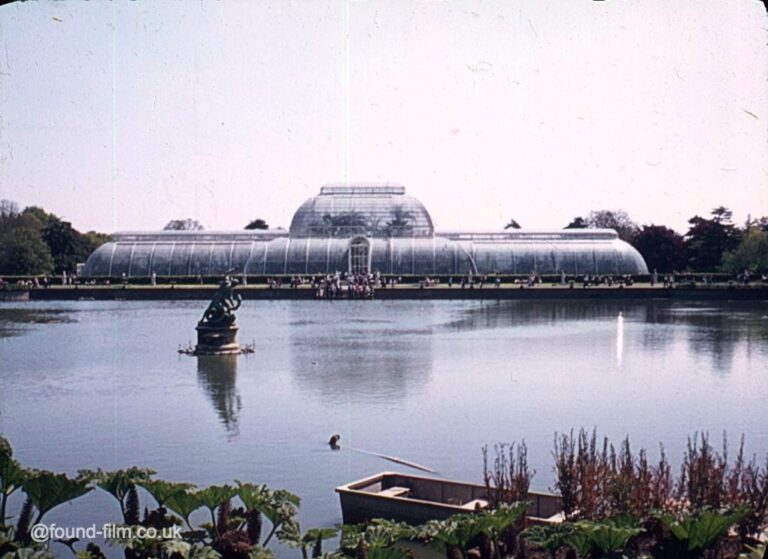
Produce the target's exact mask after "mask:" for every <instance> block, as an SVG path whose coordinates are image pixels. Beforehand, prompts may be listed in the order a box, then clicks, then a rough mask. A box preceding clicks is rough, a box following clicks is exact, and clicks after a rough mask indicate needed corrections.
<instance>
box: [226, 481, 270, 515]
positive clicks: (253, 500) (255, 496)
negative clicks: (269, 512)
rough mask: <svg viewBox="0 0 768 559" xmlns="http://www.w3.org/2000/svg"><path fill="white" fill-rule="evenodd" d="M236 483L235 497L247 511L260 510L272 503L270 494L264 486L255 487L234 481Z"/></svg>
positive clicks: (251, 484)
mask: <svg viewBox="0 0 768 559" xmlns="http://www.w3.org/2000/svg"><path fill="white" fill-rule="evenodd" d="M235 482H236V483H237V495H238V497H240V500H241V501H242V502H243V505H245V508H246V509H247V510H249V511H250V510H261V509H260V507H264V506H266V505H268V504H269V503H270V502H272V492H271V491H270V490H269V489H268V488H267V486H266V485H255V484H253V483H243V482H242V481H240V480H235Z"/></svg>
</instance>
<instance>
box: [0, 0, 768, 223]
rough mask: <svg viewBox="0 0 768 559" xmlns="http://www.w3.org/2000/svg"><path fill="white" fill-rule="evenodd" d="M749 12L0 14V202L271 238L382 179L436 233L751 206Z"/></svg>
mask: <svg viewBox="0 0 768 559" xmlns="http://www.w3.org/2000/svg"><path fill="white" fill-rule="evenodd" d="M767 23H768V18H766V15H765V9H764V7H763V6H762V4H761V3H760V2H759V1H757V0H744V1H737V0H733V1H719V0H707V1H696V2H687V1H683V0H676V1H675V2H669V1H668V0H659V1H652V0H642V1H619V0H608V1H605V2H593V1H591V0H562V1H557V0H548V1H541V0H530V1H514V0H504V1H499V2H479V1H472V2H459V1H457V2H440V1H430V2H397V1H395V2H393V1H381V2H377V1H371V2H344V1H341V0H339V1H334V2H319V1H305V2H284V1H279V2H267V1H255V0H254V1H242V2H236V1H226V2H221V3H214V2H211V1H209V0H202V1H197V2H193V1H183V2H149V1H139V2H135V3H129V2H125V1H122V0H117V1H115V2H112V3H110V2H103V1H96V2H89V3H86V2H81V1H65V2H45V1H40V2H22V3H14V4H10V5H6V6H2V7H0V119H1V120H0V198H9V199H12V200H15V201H16V202H18V203H19V205H21V206H26V205H40V206H43V207H44V208H46V209H48V210H49V211H52V212H54V213H56V214H58V215H61V216H63V217H64V218H66V219H68V220H70V221H72V222H73V224H74V225H75V227H77V228H79V229H81V230H87V229H97V230H101V231H105V232H110V231H114V230H121V229H149V230H151V229H159V228H161V227H162V226H163V225H164V224H165V223H166V222H167V221H168V220H170V219H173V218H186V217H191V218H193V219H198V220H199V221H201V222H202V223H203V224H204V225H205V226H206V227H207V228H208V229H239V228H242V227H243V226H244V225H245V224H246V223H247V222H248V221H249V220H250V219H253V218H256V217H262V218H264V219H266V220H267V221H268V222H269V223H270V225H272V226H278V225H283V226H287V225H288V224H289V222H290V218H291V215H292V214H293V211H294V210H295V209H296V208H297V207H298V206H299V204H300V203H301V202H303V201H304V200H305V199H306V198H308V197H309V196H312V195H314V194H315V193H316V192H317V191H318V190H319V187H320V186H321V185H322V184H324V183H327V182H344V181H392V182H399V183H402V184H404V185H405V186H406V187H407V190H408V192H409V193H410V194H412V195H414V196H416V197H417V198H419V199H421V200H422V202H424V204H425V205H426V207H427V209H428V210H429V211H430V213H431V214H432V216H433V218H434V219H435V221H436V223H437V225H438V227H439V228H442V229H496V228H501V227H503V226H504V224H505V223H506V222H507V221H508V219H509V218H510V217H514V218H515V219H516V220H517V221H519V222H520V223H521V224H522V225H523V226H524V227H530V228H561V227H563V226H564V225H565V224H567V223H568V222H569V221H570V219H571V218H573V217H574V216H577V215H584V214H586V213H587V212H588V211H589V210H592V209H603V208H608V209H616V208H623V209H625V210H626V211H627V212H629V214H630V215H631V216H632V217H633V218H634V219H635V220H636V221H638V222H640V223H651V222H653V223H657V224H665V225H668V226H671V227H673V228H675V229H677V230H678V231H680V232H684V231H685V229H686V228H687V223H686V222H687V219H688V218H689V217H691V216H692V215H694V214H696V213H698V214H708V212H709V210H710V209H711V208H713V207H715V206H718V205H725V206H728V207H730V208H731V209H732V210H733V211H734V216H735V218H736V219H737V220H738V221H743V220H744V219H745V218H746V216H747V214H748V213H751V214H752V215H753V216H759V215H768V149H766V148H767V147H768V146H767V145H766V144H767V143H768V141H767V140H768V131H767V129H768V47H767V46H766V37H767V35H768V34H767V33H766V30H767V28H768V25H767Z"/></svg>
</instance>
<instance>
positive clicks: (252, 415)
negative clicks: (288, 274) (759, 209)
mask: <svg viewBox="0 0 768 559" xmlns="http://www.w3.org/2000/svg"><path fill="white" fill-rule="evenodd" d="M204 307H205V303H204V302H162V303H157V302H136V303H133V302H103V303H102V302H78V303H64V302H62V303H45V304H36V303H27V304H3V305H0V430H1V431H2V433H3V435H4V436H6V437H7V438H8V439H9V440H10V441H11V443H12V444H13V446H14V448H15V451H16V455H17V457H18V458H19V459H20V460H21V461H22V462H23V463H24V464H25V465H28V466H33V467H40V468H46V469H52V470H58V471H65V472H68V473H71V474H74V473H75V472H76V471H77V469H78V468H85V467H89V468H95V467H102V468H105V469H114V468H121V467H126V466H129V465H134V464H136V465H142V466H148V467H152V468H154V469H156V470H157V471H158V474H159V476H161V477H164V478H166V479H170V480H176V481H190V482H193V483H196V484H199V485H206V484H211V483H223V482H232V480H234V479H241V480H250V481H254V482H264V483H267V484H269V485H271V486H273V487H275V488H277V487H282V488H286V489H289V490H291V491H294V492H296V493H298V494H299V495H300V496H301V497H302V498H303V505H302V508H301V514H300V519H301V520H302V521H303V523H304V524H305V525H307V526H311V525H315V526H317V525H332V524H334V523H337V522H340V520H341V512H340V509H339V505H338V500H337V497H336V495H335V494H334V492H333V488H334V487H335V486H337V485H340V484H342V483H345V482H348V481H351V480H354V479H357V478H360V477H363V476H367V475H370V474H372V473H376V472H378V471H382V470H388V469H389V470H392V469H397V470H407V468H405V467H404V466H399V465H396V464H392V463H390V462H386V461H384V460H382V459H380V458H377V457H375V456H371V455H369V454H366V453H363V452H359V451H357V450H355V449H360V450H366V451H372V452H378V453H383V454H388V455H394V456H399V457H402V458H405V459H407V460H411V461H414V462H417V463H420V464H424V465H427V466H430V467H432V468H434V469H436V470H437V471H439V473H440V474H441V475H443V476H446V477H451V478H457V479H466V480H474V481H480V480H481V477H482V455H481V451H480V449H481V447H482V446H483V445H484V444H490V445H493V443H496V442H499V441H503V442H510V441H519V440H522V439H525V440H526V441H527V443H528V447H529V461H530V463H531V465H532V467H533V468H535V469H536V471H537V474H536V476H535V478H534V486H535V487H536V488H538V489H547V488H549V487H550V485H551V483H552V470H551V463H552V461H551V452H552V439H553V434H554V432H555V431H560V432H562V431H566V430H570V429H571V428H574V427H576V428H578V427H580V426H585V427H589V428H592V427H597V428H598V430H599V432H601V433H604V434H607V435H608V436H610V437H612V438H614V439H616V441H617V442H618V439H619V438H620V437H623V436H624V435H630V437H631V439H632V442H633V443H634V444H635V445H637V446H645V447H647V448H649V449H651V450H653V452H652V453H651V454H652V455H655V449H656V448H657V444H658V443H659V442H663V443H664V444H665V446H666V449H667V453H668V455H669V456H670V458H671V459H672V460H673V461H674V462H677V461H679V459H680V456H681V454H682V450H683V446H684V444H685V440H686V436H687V435H688V434H692V433H693V432H695V431H702V430H704V431H710V432H711V433H712V434H713V436H714V438H716V439H719V437H720V434H721V432H722V431H723V430H724V429H725V430H727V431H728V433H729V434H730V435H731V438H732V439H733V440H734V441H735V440H736V439H737V438H738V436H739V435H740V434H741V433H745V434H746V436H747V447H748V450H749V451H750V452H758V453H759V454H762V455H764V454H765V452H766V451H768V407H767V406H766V405H765V401H766V396H767V395H768V305H766V304H763V303H750V304H745V305H741V304H740V305H736V304H722V305H710V304H708V305H706V306H704V305H690V304H686V305H685V306H683V305H681V304H671V303H667V302H653V303H642V304H628V303H592V302H541V301H536V302H504V303H490V302H486V303H481V302H466V303H457V302H429V303H419V302H409V301H403V302H399V301H398V302H395V301H393V302H383V301H375V302H364V301H362V302H360V301H350V302H334V303H328V302H315V301H307V302H298V301H294V302H288V301H286V302H246V304H245V305H244V306H243V308H242V309H241V311H240V312H239V314H238V322H239V325H240V341H241V343H244V342H251V341H252V340H253V341H255V343H256V346H257V352H256V354H255V355H251V356H247V357H244V356H241V357H238V358H236V359H217V358H195V357H188V356H180V355H178V354H177V352H176V349H177V347H178V346H179V344H187V343H188V342H190V341H192V340H193V339H194V334H195V332H194V325H195V323H196V321H197V320H198V318H199V315H200V314H201V312H202V310H203V308H204ZM337 432H338V433H340V434H341V435H342V439H341V443H342V446H343V449H342V451H340V452H332V451H330V450H329V449H328V447H327V446H325V442H326V441H327V440H328V438H329V436H330V435H331V434H333V433H337ZM118 516H119V512H118V511H117V509H116V506H115V505H113V501H112V500H111V497H109V496H107V495H105V494H103V493H92V494H89V495H88V496H86V497H85V498H82V499H80V500H79V501H76V502H75V503H74V504H72V505H70V506H65V507H61V508H60V509H56V510H54V512H53V513H51V514H50V516H49V517H47V519H48V521H50V522H53V521H57V522H59V523H60V524H62V525H70V526H76V525H90V524H91V523H92V522H97V524H101V523H102V522H104V520H105V519H111V520H118ZM55 547H57V546H55ZM58 547H60V546H58ZM293 555H295V554H294V553H292V554H291V556H293Z"/></svg>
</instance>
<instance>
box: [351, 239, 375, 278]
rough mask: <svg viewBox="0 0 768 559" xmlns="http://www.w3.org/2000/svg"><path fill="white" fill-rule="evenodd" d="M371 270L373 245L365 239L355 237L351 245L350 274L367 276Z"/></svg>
mask: <svg viewBox="0 0 768 559" xmlns="http://www.w3.org/2000/svg"><path fill="white" fill-rule="evenodd" d="M370 269H371V243H370V241H369V240H368V239H366V238H365V237H355V238H354V239H352V240H351V241H350V243H349V273H350V274H367V273H368V272H369V271H370Z"/></svg>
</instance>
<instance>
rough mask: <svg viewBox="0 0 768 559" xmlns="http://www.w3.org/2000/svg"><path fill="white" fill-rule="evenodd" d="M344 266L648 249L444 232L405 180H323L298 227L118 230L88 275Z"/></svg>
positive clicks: (595, 262)
mask: <svg viewBox="0 0 768 559" xmlns="http://www.w3.org/2000/svg"><path fill="white" fill-rule="evenodd" d="M232 268H234V269H235V270H236V271H237V273H244V274H246V275H257V276H260V275H263V276H270V275H280V274H324V273H332V272H335V271H339V272H352V273H368V272H376V271H378V272H381V273H383V274H398V275H451V274H469V273H472V274H494V273H497V274H531V273H537V274H559V273H561V272H564V273H566V274H646V273H648V269H647V267H646V264H645V261H644V260H643V258H642V256H640V254H639V253H638V252H637V251H636V250H635V249H634V248H633V247H632V246H630V245H629V244H627V243H625V242H624V241H622V240H620V239H619V238H618V235H617V234H616V232H615V231H613V230H610V229H567V230H559V231H526V230H514V231H497V232H474V233H473V232H455V231H435V227H434V224H433V222H432V218H431V217H430V215H429V213H428V212H427V210H426V208H425V207H424V206H423V205H422V204H421V202H419V201H418V200H417V199H416V198H413V197H412V196H409V195H407V194H406V193H405V188H404V187H402V186H393V185H387V186H332V185H331V186H324V187H323V188H321V189H320V194H319V195H317V196H315V197H313V198H310V199H309V200H307V201H306V202H304V203H303V204H302V205H301V206H300V207H299V209H298V210H297V211H296V213H295V214H294V216H293V220H292V222H291V226H290V229H289V230H288V231H284V230H263V231H262V230H254V231H237V232H206V231H202V232H201V231H163V232H153V233H116V234H115V235H113V237H112V240H111V242H109V243H106V244H105V245H102V246H101V247H99V248H98V249H97V250H96V251H95V252H94V253H93V254H92V255H91V256H90V257H89V258H88V261H87V262H86V265H85V267H84V269H83V271H82V274H83V275H84V276H88V277H116V276H122V275H125V276H127V277H141V276H149V275H151V274H152V273H155V274H156V275H158V276H196V275H202V276H208V275H221V274H223V273H225V272H226V271H227V270H230V269H232Z"/></svg>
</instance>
